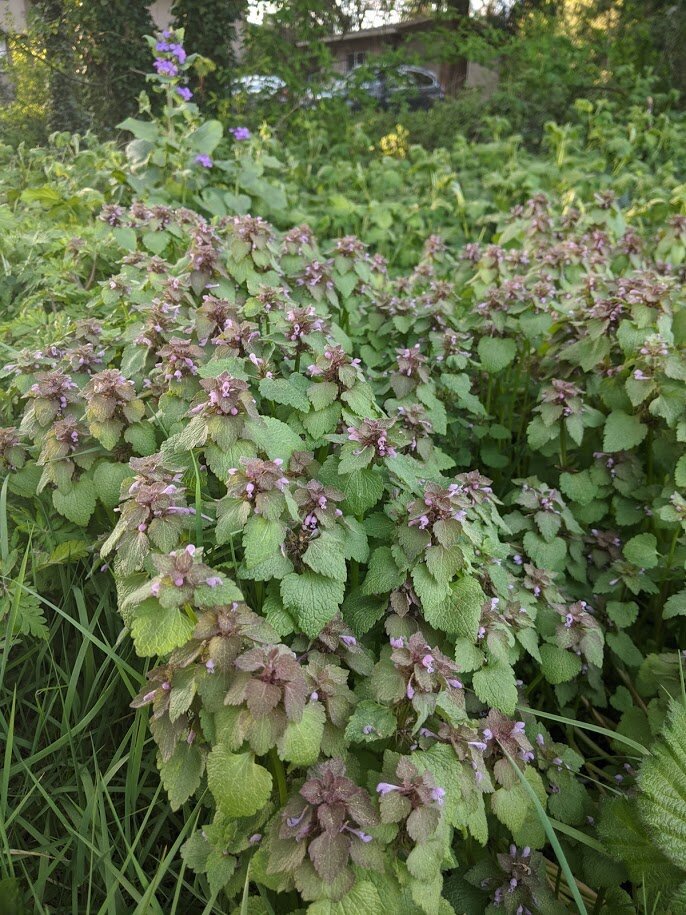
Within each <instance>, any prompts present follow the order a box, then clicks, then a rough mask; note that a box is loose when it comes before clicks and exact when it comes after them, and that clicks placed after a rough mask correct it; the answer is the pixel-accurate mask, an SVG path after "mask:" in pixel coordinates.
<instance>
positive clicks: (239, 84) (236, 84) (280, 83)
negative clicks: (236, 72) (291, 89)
mask: <svg viewBox="0 0 686 915" xmlns="http://www.w3.org/2000/svg"><path fill="white" fill-rule="evenodd" d="M231 92H232V94H233V95H245V96H248V97H250V98H251V99H252V100H254V101H257V100H259V99H260V98H262V99H265V98H275V97H276V98H279V99H280V100H285V99H286V98H287V96H288V87H287V86H286V83H285V82H284V80H282V79H281V77H280V76H266V75H261V74H257V73H253V74H249V75H247V76H239V77H238V78H237V79H235V80H234V81H233V83H232V84H231Z"/></svg>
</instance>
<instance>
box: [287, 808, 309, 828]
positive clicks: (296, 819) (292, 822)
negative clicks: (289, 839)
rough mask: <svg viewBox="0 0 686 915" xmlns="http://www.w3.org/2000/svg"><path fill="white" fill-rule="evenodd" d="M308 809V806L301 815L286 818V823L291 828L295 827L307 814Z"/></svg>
mask: <svg viewBox="0 0 686 915" xmlns="http://www.w3.org/2000/svg"><path fill="white" fill-rule="evenodd" d="M306 811H307V807H306V808H305V810H303V812H302V813H301V814H300V816H299V817H288V819H287V820H286V823H287V824H288V825H289V826H290V828H291V829H295V827H296V826H299V825H300V822H301V820H302V818H303V817H304V816H305V813H306Z"/></svg>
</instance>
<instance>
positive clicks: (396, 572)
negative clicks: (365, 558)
mask: <svg viewBox="0 0 686 915" xmlns="http://www.w3.org/2000/svg"><path fill="white" fill-rule="evenodd" d="M404 581H405V573H404V572H401V571H400V569H399V568H398V566H397V565H396V562H395V559H394V558H393V553H392V551H391V548H390V547H388V546H380V547H378V548H377V549H375V550H374V552H373V553H372V556H371V559H370V560H369V568H368V569H367V575H366V577H365V580H364V583H363V585H362V591H363V593H364V594H386V593H387V592H389V591H393V590H394V589H395V588H399V587H400V585H402V584H403V582H404Z"/></svg>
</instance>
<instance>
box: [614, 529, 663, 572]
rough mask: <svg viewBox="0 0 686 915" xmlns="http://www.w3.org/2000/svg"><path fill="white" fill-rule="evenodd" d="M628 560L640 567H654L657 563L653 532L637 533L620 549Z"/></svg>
mask: <svg viewBox="0 0 686 915" xmlns="http://www.w3.org/2000/svg"><path fill="white" fill-rule="evenodd" d="M622 552H623V553H624V557H625V559H626V560H627V561H628V562H631V563H632V564H633V565H635V566H638V567H639V568H641V569H654V568H655V566H656V565H657V563H658V557H657V538H656V537H655V535H654V534H637V535H636V536H635V537H632V538H631V540H628V541H627V543H626V544H625V545H624V549H623V550H622Z"/></svg>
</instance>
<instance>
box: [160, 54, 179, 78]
mask: <svg viewBox="0 0 686 915" xmlns="http://www.w3.org/2000/svg"><path fill="white" fill-rule="evenodd" d="M154 66H155V69H156V70H157V73H158V75H159V76H169V77H174V76H177V75H178V72H179V68H178V67H177V66H176V64H173V63H172V62H171V61H170V60H162V58H161V57H158V58H157V60H156V61H155V64H154Z"/></svg>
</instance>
